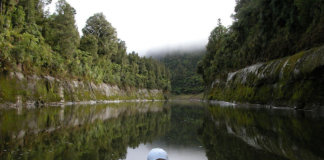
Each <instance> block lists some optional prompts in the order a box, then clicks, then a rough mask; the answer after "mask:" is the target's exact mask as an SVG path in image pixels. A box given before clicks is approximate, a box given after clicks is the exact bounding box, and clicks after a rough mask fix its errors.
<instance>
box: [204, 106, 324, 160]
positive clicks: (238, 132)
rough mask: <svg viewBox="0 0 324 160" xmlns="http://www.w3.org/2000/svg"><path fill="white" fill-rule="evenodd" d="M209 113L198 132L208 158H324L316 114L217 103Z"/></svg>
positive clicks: (320, 130)
mask: <svg viewBox="0 0 324 160" xmlns="http://www.w3.org/2000/svg"><path fill="white" fill-rule="evenodd" d="M209 113H210V116H207V117H206V118H205V120H204V124H203V127H202V129H201V131H200V134H201V138H202V140H203V143H204V147H205V148H206V154H207V157H208V159H209V160H214V159H219V160H226V159H242V160H243V159H249V160H250V159H269V160H270V159H297V160H305V159H307V160H317V159H323V157H324V145H323V142H324V135H323V133H324V128H323V126H324V125H323V118H321V117H320V116H314V114H312V113H308V112H296V111H292V110H276V109H261V108H246V107H242V108H241V107H239V106H238V107H228V106H227V107H223V106H220V105H216V106H210V107H209ZM315 115H316V113H315Z"/></svg>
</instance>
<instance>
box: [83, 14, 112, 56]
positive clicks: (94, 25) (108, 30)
mask: <svg viewBox="0 0 324 160" xmlns="http://www.w3.org/2000/svg"><path fill="white" fill-rule="evenodd" d="M82 32H83V35H93V36H95V37H96V38H97V40H98V54H99V55H107V56H108V57H111V56H113V55H116V54H117V52H118V39H117V33H116V30H115V28H114V27H112V25H111V24H110V23H109V22H108V21H107V20H106V17H105V16H104V15H103V13H96V14H94V15H93V16H91V17H90V18H89V19H88V20H87V22H86V26H85V27H84V28H83V29H82Z"/></svg>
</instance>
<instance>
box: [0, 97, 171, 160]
mask: <svg viewBox="0 0 324 160" xmlns="http://www.w3.org/2000/svg"><path fill="white" fill-rule="evenodd" d="M169 110H170V108H168V107H166V106H165V105H164V104H163V103H145V104H141V103H130V104H126V103H125V104H118V105H117V104H116V105H115V104H111V105H109V106H107V105H98V106H74V107H66V108H43V109H35V110H25V111H19V114H18V113H17V111H16V110H1V111H0V129H1V130H0V141H1V143H0V159H108V160H114V159H116V160H117V159H122V158H125V156H126V152H127V147H128V146H130V147H137V146H138V145H139V144H140V143H147V142H151V141H152V140H153V139H155V138H156V137H159V136H161V135H164V133H165V132H166V130H167V129H168V126H169V125H170V124H169V121H170V111H169Z"/></svg>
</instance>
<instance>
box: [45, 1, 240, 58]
mask: <svg viewBox="0 0 324 160" xmlns="http://www.w3.org/2000/svg"><path fill="white" fill-rule="evenodd" d="M55 2H56V0H54V1H53V3H55ZM67 2H69V3H70V4H71V5H72V6H73V7H74V8H75V9H76V12H77V14H76V22H77V26H78V28H79V32H80V34H81V29H82V28H83V27H84V26H85V22H86V20H87V19H88V18H89V17H90V16H92V15H93V14H95V13H98V12H103V13H104V15H105V16H106V18H107V20H108V21H109V22H110V23H111V24H112V25H113V27H115V28H116V30H117V34H118V38H120V39H122V40H124V41H126V45H127V51H128V52H131V51H136V52H138V53H139V54H140V55H144V54H145V53H147V52H148V51H152V50H157V49H161V48H168V47H177V46H187V45H196V46H197V45H201V46H204V45H205V44H206V43H207V39H208V36H209V34H210V32H211V30H212V29H213V28H214V27H215V26H216V25H217V19H218V18H221V19H222V23H223V24H224V25H225V26H228V25H230V24H231V23H232V19H231V18H230V16H231V14H233V13H234V6H235V0H67ZM52 6H55V5H52ZM51 8H52V9H53V8H54V7H51Z"/></svg>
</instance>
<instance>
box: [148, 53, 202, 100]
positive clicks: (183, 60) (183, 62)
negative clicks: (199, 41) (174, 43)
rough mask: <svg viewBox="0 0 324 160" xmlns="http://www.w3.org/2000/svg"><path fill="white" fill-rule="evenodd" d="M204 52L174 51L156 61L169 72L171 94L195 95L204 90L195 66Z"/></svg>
mask: <svg viewBox="0 0 324 160" xmlns="http://www.w3.org/2000/svg"><path fill="white" fill-rule="evenodd" d="M204 53H205V50H203V49H200V50H193V51H190V52H189V51H174V52H170V53H167V54H165V53H164V54H160V56H153V58H156V59H158V60H159V61H160V62H161V63H163V64H164V65H165V67H166V68H168V69H169V70H170V71H171V88H172V90H171V92H172V93H173V94H197V93H201V92H203V90H204V82H203V80H202V78H201V76H200V75H199V74H198V73H197V64H198V62H199V61H200V60H201V59H202V57H203V55H204Z"/></svg>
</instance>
